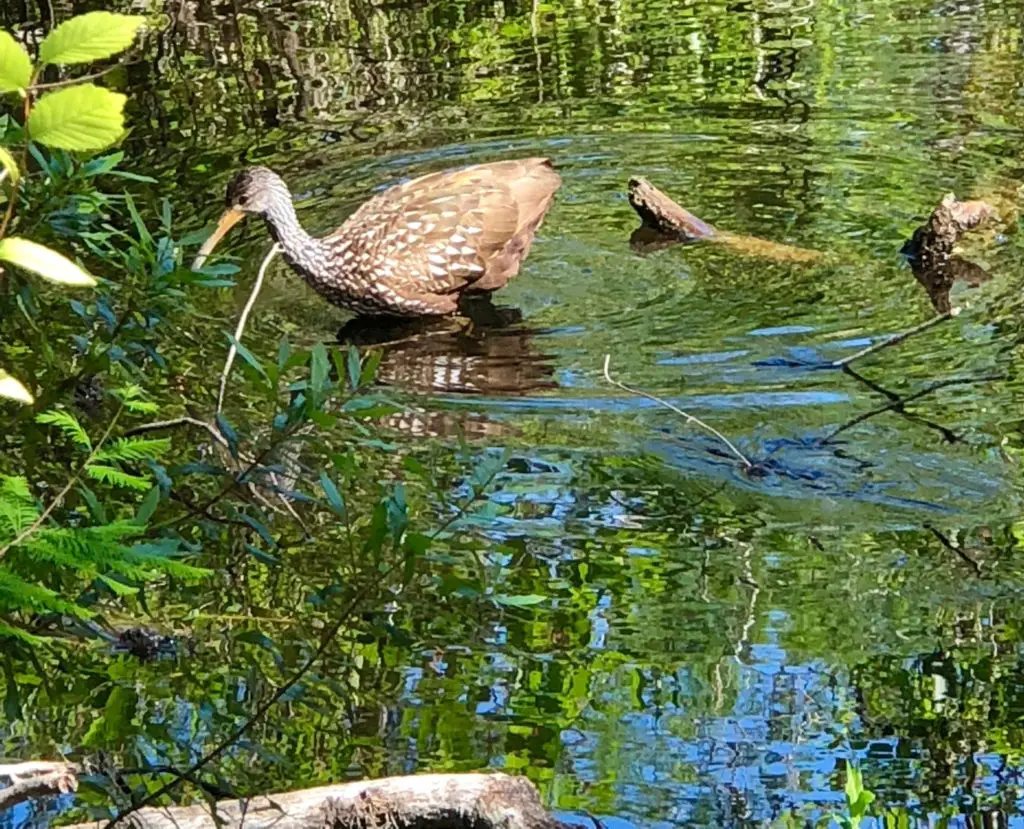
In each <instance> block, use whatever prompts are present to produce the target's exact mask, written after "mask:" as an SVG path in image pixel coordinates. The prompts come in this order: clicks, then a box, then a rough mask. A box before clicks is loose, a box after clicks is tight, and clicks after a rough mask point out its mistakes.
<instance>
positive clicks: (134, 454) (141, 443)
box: [96, 438, 171, 463]
mask: <svg viewBox="0 0 1024 829" xmlns="http://www.w3.org/2000/svg"><path fill="white" fill-rule="evenodd" d="M170 448H171V439H170V438H118V439H117V440H115V441H113V442H112V443H110V444H109V445H108V446H106V447H104V448H103V449H101V450H100V451H99V452H97V453H96V460H97V461H105V462H108V463H109V462H112V461H146V460H153V459H155V458H158V457H159V456H160V455H162V454H163V453H164V452H167V451H169V450H170Z"/></svg>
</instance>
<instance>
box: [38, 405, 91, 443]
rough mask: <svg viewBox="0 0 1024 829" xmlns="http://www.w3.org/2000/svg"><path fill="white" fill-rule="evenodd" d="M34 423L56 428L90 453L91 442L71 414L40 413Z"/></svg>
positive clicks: (59, 410)
mask: <svg viewBox="0 0 1024 829" xmlns="http://www.w3.org/2000/svg"><path fill="white" fill-rule="evenodd" d="M36 423H42V424H43V425H45V426H56V427H57V428H58V429H60V430H61V431H62V432H63V433H64V434H65V435H67V436H68V437H69V438H71V440H72V441H73V442H74V443H75V444H77V445H78V446H80V447H82V449H84V450H85V451H86V452H91V451H92V441H91V440H89V435H87V434H86V432H85V429H83V428H82V424H81V423H79V422H78V419H77V418H76V417H75V416H74V415H73V414H71V412H66V411H64V410H62V409H50V410H49V411H48V412H40V413H39V414H37V415H36Z"/></svg>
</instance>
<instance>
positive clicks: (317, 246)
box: [263, 193, 327, 288]
mask: <svg viewBox="0 0 1024 829" xmlns="http://www.w3.org/2000/svg"><path fill="white" fill-rule="evenodd" d="M263 218H264V219H265V220H266V222H267V225H268V226H269V227H270V233H271V235H272V236H273V237H274V239H275V240H277V242H278V243H280V245H281V248H282V249H283V250H284V255H285V258H286V259H287V260H288V261H289V262H291V263H292V264H293V265H294V266H295V267H296V268H297V269H298V270H299V271H300V272H301V273H302V275H303V276H304V277H305V278H306V281H307V282H309V284H310V285H312V286H313V288H318V286H319V284H320V283H321V282H322V281H323V280H324V278H325V275H324V274H323V273H322V271H323V268H324V264H325V262H326V261H327V260H326V256H325V251H324V249H323V245H322V243H321V241H320V240H319V239H317V238H316V237H314V236H310V235H309V234H308V233H307V232H306V231H305V229H304V228H303V227H302V225H301V224H299V217H298V216H297V215H296V213H295V206H294V204H292V197H291V194H290V193H287V194H278V197H277V198H275V199H274V200H273V201H272V202H271V204H270V207H269V208H268V209H267V211H266V213H265V214H264V216H263Z"/></svg>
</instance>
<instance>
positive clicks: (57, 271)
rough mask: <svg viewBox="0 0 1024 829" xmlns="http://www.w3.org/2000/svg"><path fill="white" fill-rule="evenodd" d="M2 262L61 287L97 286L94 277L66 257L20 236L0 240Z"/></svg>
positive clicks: (0, 258)
mask: <svg viewBox="0 0 1024 829" xmlns="http://www.w3.org/2000/svg"><path fill="white" fill-rule="evenodd" d="M0 261H3V262H10V263H11V264H12V265H17V266H18V267H19V268H23V269H24V270H26V271H31V272H32V273H34V274H36V275H38V276H41V277H43V279H48V280H49V281H50V282H56V283H58V284H59V285H71V286H73V287H79V286H92V285H95V284H96V280H95V279H93V277H91V276H89V274H87V273H86V272H85V271H84V270H82V269H81V268H80V267H78V265H76V264H75V263H74V262H72V261H71V260H70V259H68V258H67V257H66V256H62V255H61V254H59V253H57V251H55V250H50V248H48V247H46V246H45V245H40V244H37V243H36V242H31V241H29V240H28V239H22V238H20V237H18V236H10V237H8V238H7V239H3V240H0Z"/></svg>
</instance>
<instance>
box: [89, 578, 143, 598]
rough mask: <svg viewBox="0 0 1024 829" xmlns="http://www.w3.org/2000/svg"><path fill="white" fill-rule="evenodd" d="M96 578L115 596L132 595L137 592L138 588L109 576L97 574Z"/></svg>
mask: <svg viewBox="0 0 1024 829" xmlns="http://www.w3.org/2000/svg"><path fill="white" fill-rule="evenodd" d="M97 578H98V579H99V580H100V581H101V582H103V583H104V584H105V585H106V586H107V587H109V588H110V590H111V591H112V592H113V593H114V595H115V596H133V595H135V594H136V593H138V592H139V588H137V587H131V586H129V585H127V584H125V583H124V582H120V581H118V580H117V579H112V578H110V577H109V576H103V575H101V576H97Z"/></svg>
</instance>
